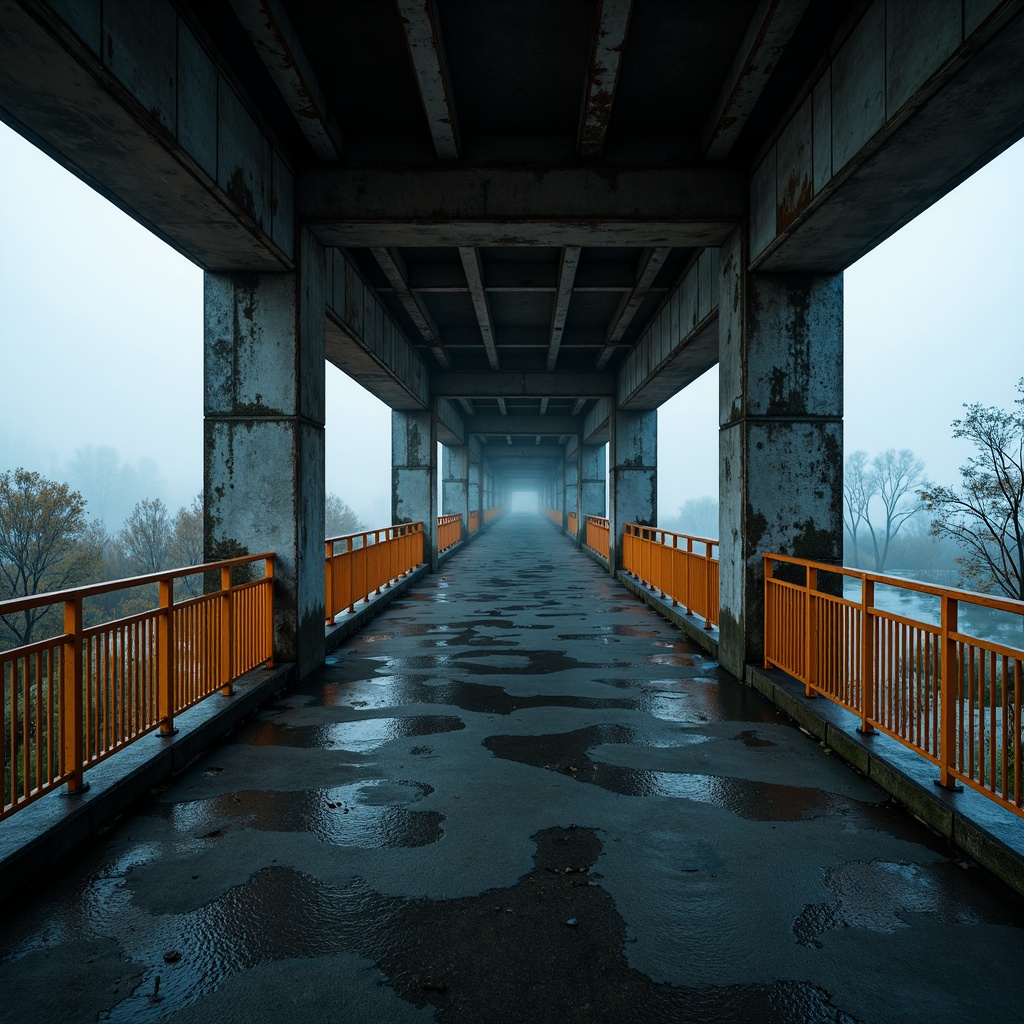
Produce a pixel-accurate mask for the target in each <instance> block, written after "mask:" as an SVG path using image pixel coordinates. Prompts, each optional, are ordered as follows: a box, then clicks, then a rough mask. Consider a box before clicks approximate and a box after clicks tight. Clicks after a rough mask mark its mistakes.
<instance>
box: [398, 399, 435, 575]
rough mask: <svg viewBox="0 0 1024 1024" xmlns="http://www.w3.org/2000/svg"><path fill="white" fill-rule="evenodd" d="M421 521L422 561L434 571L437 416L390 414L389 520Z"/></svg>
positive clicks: (424, 412)
mask: <svg viewBox="0 0 1024 1024" xmlns="http://www.w3.org/2000/svg"><path fill="white" fill-rule="evenodd" d="M421 520H422V522H423V547H424V551H423V560H424V561H425V562H429V563H430V567H431V569H432V570H433V569H436V568H437V417H436V416H434V414H433V412H432V411H431V410H430V409H423V410H415V411H412V412H407V411H405V410H399V409H393V410H392V411H391V521H392V522H393V523H416V522H419V521H421Z"/></svg>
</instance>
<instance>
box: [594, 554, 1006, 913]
mask: <svg viewBox="0 0 1024 1024" xmlns="http://www.w3.org/2000/svg"><path fill="white" fill-rule="evenodd" d="M598 561H600V562H602V564H604V563H603V560H602V559H598ZM618 578H619V581H620V582H621V583H622V585H623V586H624V587H625V588H626V589H627V590H629V591H630V592H631V593H633V594H635V595H636V596H637V597H639V598H641V600H643V601H645V602H646V603H647V604H648V605H649V606H650V607H651V608H653V609H654V610H655V611H656V612H658V614H659V615H662V616H663V617H664V618H666V619H668V620H669V621H670V622H672V623H673V624H674V625H675V626H677V627H678V628H679V629H680V630H681V631H682V632H683V633H684V634H685V635H686V637H687V638H688V639H690V640H692V641H693V642H694V643H696V644H697V645H698V646H700V647H703V648H704V650H706V651H708V653H710V654H712V655H713V656H714V657H715V658H717V657H718V637H717V631H715V632H714V633H712V632H710V631H709V630H706V629H705V628H704V626H703V623H702V621H701V620H700V619H698V618H695V617H694V616H690V615H685V614H683V613H682V611H681V609H679V608H673V607H672V604H671V602H669V601H665V600H664V599H663V598H660V597H658V596H657V593H656V592H654V591H651V590H649V589H648V588H647V587H646V586H644V584H642V583H640V582H639V580H636V579H634V578H633V577H632V576H630V575H629V574H628V573H626V572H621V571H620V572H619V574H618ZM743 682H744V683H745V684H746V685H747V686H750V687H752V688H753V689H755V690H757V691H758V693H760V694H761V695H762V696H764V697H767V699H768V700H770V701H771V702H772V703H773V704H774V705H775V706H776V707H777V708H779V709H780V710H781V711H784V712H785V713H786V714H787V715H789V717H790V718H792V719H793V721H794V722H796V723H797V725H798V726H800V728H801V729H802V730H803V731H804V732H806V733H807V734H808V735H809V736H812V737H813V738H814V739H816V740H817V741H818V742H819V743H820V744H821V745H822V747H824V748H825V750H826V752H828V753H833V754H835V755H836V756H837V757H839V758H841V759H842V760H843V761H845V762H846V763H847V764H849V765H850V766H851V767H853V768H854V769H856V770H857V771H858V772H860V774H861V775H863V776H864V777H865V778H868V779H870V780H871V781H872V782H873V783H874V784H875V785H876V786H878V788H879V789H881V790H882V791H883V792H884V793H887V794H888V795H889V796H890V797H892V799H894V800H895V801H896V802H897V803H900V804H902V805H903V806H904V807H905V808H906V809H907V810H908V811H910V813H911V814H913V815H914V817H916V818H917V819H918V820H920V821H922V822H924V824H926V825H928V826H929V827H930V828H931V829H933V830H934V831H935V832H937V833H938V834H939V835H941V836H943V837H945V838H946V839H948V840H949V841H950V842H951V843H952V844H953V845H954V846H955V847H956V848H957V849H958V850H960V851H961V852H962V853H964V854H965V855H966V856H967V857H970V859H971V860H973V861H974V862H975V863H977V864H980V865H981V866H982V867H983V868H985V869H986V870H988V871H990V872H991V873H992V874H993V875H995V876H996V877H997V878H998V879H1000V880H1001V881H1003V882H1005V883H1006V885H1008V886H1009V887H1010V888H1011V889H1013V890H1014V891H1015V892H1017V893H1018V894H1020V895H1022V896H1024V821H1022V820H1021V819H1020V818H1019V817H1017V815H1015V814H1013V813H1012V812H1011V811H1007V810H1004V809H1003V808H1002V807H999V806H998V805H997V804H995V803H993V802H992V801H991V800H989V799H988V798H987V797H984V796H982V795H981V794H980V793H977V792H975V791H974V790H972V789H967V788H965V789H964V790H963V791H957V792H952V791H950V790H945V789H941V788H940V787H939V786H937V785H935V780H936V779H937V778H938V771H937V769H935V768H934V767H933V766H932V765H931V764H930V763H929V762H928V761H926V760H925V759H924V758H923V757H921V756H919V755H918V754H915V753H914V752H913V751H912V750H909V749H908V748H907V747H904V746H903V744H902V743H900V742H898V741H897V740H894V739H893V738H892V737H890V736H886V735H885V734H884V733H875V734H873V735H870V736H865V735H862V734H861V733H859V732H857V728H858V725H859V719H858V718H857V716H856V715H854V714H851V713H850V712H849V711H847V710H846V709H845V708H842V707H840V706H839V705H838V704H833V703H832V702H831V701H830V700H828V699H827V698H825V697H807V696H806V695H805V694H804V687H803V684H802V683H800V682H799V681H798V680H796V679H794V678H793V677H792V676H789V675H787V674H786V673H785V672H781V671H778V670H771V669H764V668H761V667H760V666H757V665H747V666H746V671H745V673H744V679H743Z"/></svg>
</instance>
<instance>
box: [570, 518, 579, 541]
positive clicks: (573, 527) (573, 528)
mask: <svg viewBox="0 0 1024 1024" xmlns="http://www.w3.org/2000/svg"><path fill="white" fill-rule="evenodd" d="M579 529H580V518H579V516H578V515H577V514H576V513H575V512H570V513H569V536H570V537H575V536H576V534H577V533H579Z"/></svg>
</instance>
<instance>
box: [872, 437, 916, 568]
mask: <svg viewBox="0 0 1024 1024" xmlns="http://www.w3.org/2000/svg"><path fill="white" fill-rule="evenodd" d="M871 470H872V475H873V478H874V481H873V482H874V484H875V490H876V493H877V495H878V498H879V500H880V501H881V503H882V521H881V523H880V525H879V526H877V527H876V526H875V524H874V523H873V522H872V520H871V517H870V515H868V516H866V517H865V520H864V521H865V525H866V526H867V528H868V533H869V534H870V535H871V546H872V548H873V550H874V555H875V569H876V570H877V571H878V572H884V571H885V563H886V561H887V559H888V557H889V546H890V544H891V543H892V541H893V539H894V538H895V536H896V534H897V533H899V532H900V527H902V526H903V524H904V523H905V522H906V521H907V520H908V519H909V518H910V517H911V516H913V515H916V514H917V513H918V512H920V511H921V508H922V506H921V502H920V498H919V497H918V488H920V487H922V486H923V485H924V462H922V461H921V459H919V458H918V457H917V456H916V455H915V454H914V453H913V452H912V451H911V450H910V449H909V448H901V449H900V450H899V451H896V450H895V449H894V448H887V449H886V450H885V451H884V452H882V453H881V454H879V455H876V456H875V457H874V458H873V459H872V460H871Z"/></svg>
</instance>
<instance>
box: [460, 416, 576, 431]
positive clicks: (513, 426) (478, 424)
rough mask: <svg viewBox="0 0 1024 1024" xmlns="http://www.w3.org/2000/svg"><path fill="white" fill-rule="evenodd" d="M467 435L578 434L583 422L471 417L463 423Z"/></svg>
mask: <svg viewBox="0 0 1024 1024" xmlns="http://www.w3.org/2000/svg"><path fill="white" fill-rule="evenodd" d="M465 426H466V433H467V434H491V435H498V434H537V435H545V434H548V435H558V434H574V435H575V434H578V433H579V432H580V430H581V429H582V428H583V421H582V420H581V419H580V418H579V417H576V416H473V417H470V418H467V419H466V421H465Z"/></svg>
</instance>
